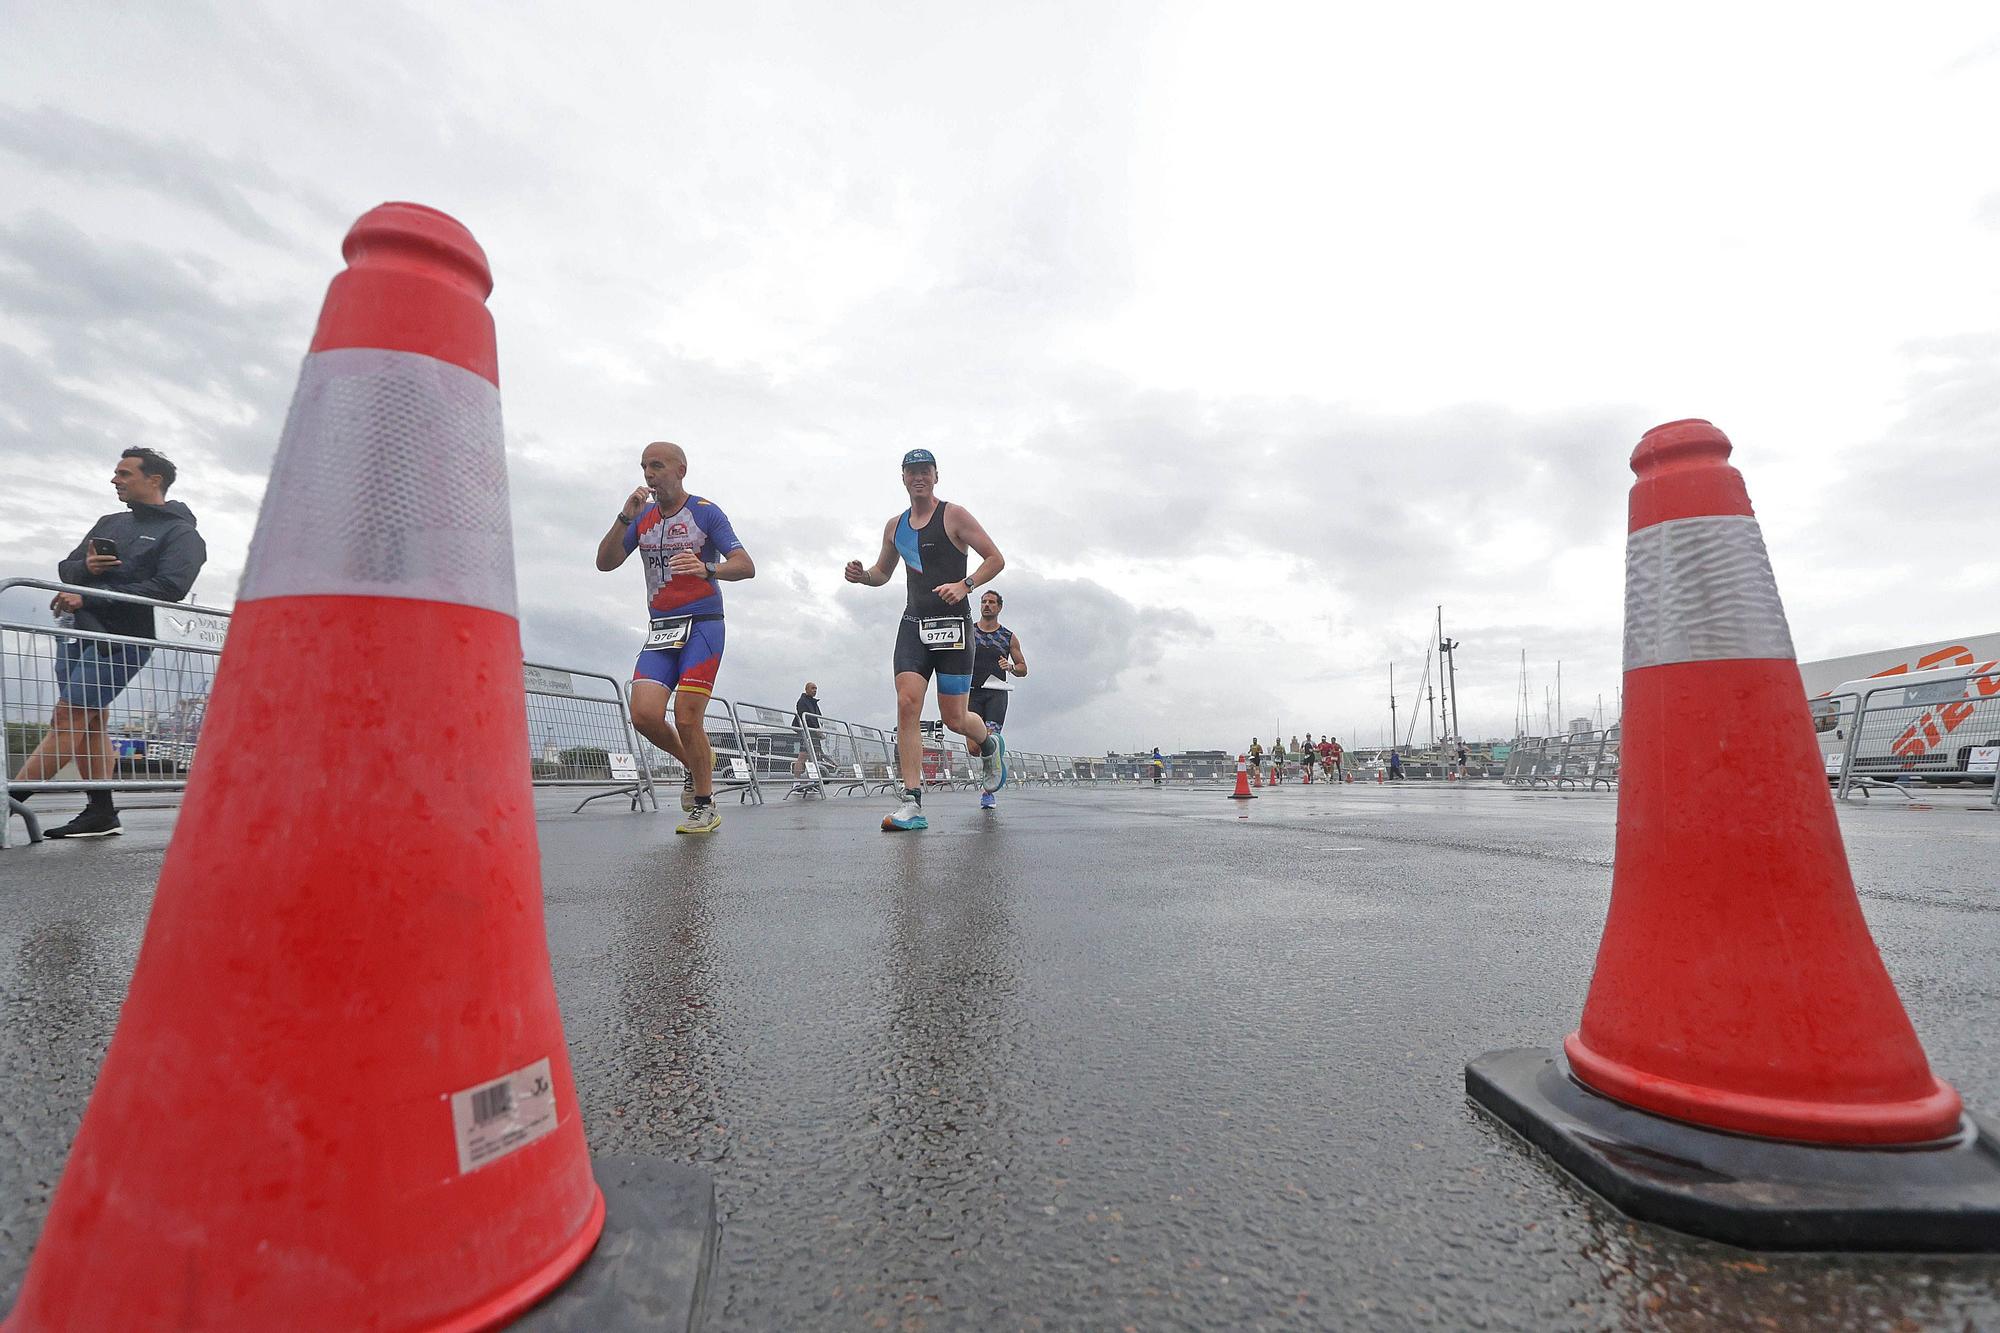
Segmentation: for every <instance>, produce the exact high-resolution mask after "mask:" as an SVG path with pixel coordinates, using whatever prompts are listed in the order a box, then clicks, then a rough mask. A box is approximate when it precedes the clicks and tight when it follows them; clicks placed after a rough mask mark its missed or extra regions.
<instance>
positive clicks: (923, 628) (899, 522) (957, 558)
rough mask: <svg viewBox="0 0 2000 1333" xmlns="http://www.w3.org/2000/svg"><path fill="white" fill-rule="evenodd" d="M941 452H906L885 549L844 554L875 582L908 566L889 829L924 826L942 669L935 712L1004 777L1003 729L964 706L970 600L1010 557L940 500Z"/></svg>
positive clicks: (850, 576) (856, 573) (850, 567)
mask: <svg viewBox="0 0 2000 1333" xmlns="http://www.w3.org/2000/svg"><path fill="white" fill-rule="evenodd" d="M936 488H937V459H936V458H934V457H933V456H932V455H931V452H930V450H928V449H912V450H910V452H909V453H907V454H905V455H903V489H904V490H905V491H907V492H908V493H909V497H910V507H909V508H908V509H906V510H904V511H903V512H902V513H901V514H899V515H897V516H896V517H895V518H893V519H890V520H889V523H888V526H887V527H885V528H884V529H883V531H882V553H881V554H880V555H879V556H877V557H876V560H875V563H874V564H873V565H872V566H870V567H868V568H865V569H864V568H863V567H862V565H861V562H860V561H859V560H850V561H848V562H847V581H848V582H849V583H865V584H867V585H868V586H870V587H873V588H879V587H881V586H882V585H883V584H885V583H887V582H888V581H889V574H890V572H891V571H892V570H894V569H895V567H896V562H897V561H898V560H901V561H902V562H903V564H904V565H905V567H906V569H907V575H908V578H907V593H906V600H905V604H904V608H903V618H902V621H901V623H900V624H899V625H898V626H897V630H896V649H895V659H894V662H895V675H896V762H897V766H898V767H899V768H900V769H901V771H902V779H903V800H902V803H901V804H900V805H899V806H898V807H897V808H896V811H895V813H894V814H892V815H890V816H889V817H888V818H886V819H884V820H883V821H882V827H883V828H884V829H886V830H891V831H905V830H911V829H921V828H928V827H929V821H928V820H926V819H925V818H924V813H923V736H922V734H921V733H920V732H919V730H918V728H917V722H918V719H919V717H920V716H921V714H922V712H923V707H924V693H925V690H926V689H927V687H928V685H929V682H930V677H931V675H932V673H933V672H935V673H936V675H937V698H938V715H939V717H941V718H942V719H943V721H944V724H945V726H947V727H949V728H950V729H951V730H953V731H955V732H957V733H958V734H959V735H961V736H963V737H965V743H966V750H967V752H968V753H970V754H975V755H978V756H980V757H981V759H982V760H983V761H984V767H985V774H984V780H983V783H982V785H983V786H984V787H985V789H986V790H987V791H998V790H999V789H1000V787H1001V786H1002V785H1004V784H1005V782H1006V781H1007V767H1006V759H1005V754H1006V748H1005V745H1004V743H1003V742H1002V741H1001V740H1000V737H999V734H998V733H997V732H992V733H989V731H988V729H987V726H986V724H985V722H983V721H981V720H980V718H979V716H978V715H977V714H975V713H972V712H969V711H968V710H967V709H966V706H965V704H966V695H967V694H968V693H970V692H971V689H972V620H971V617H970V616H969V615H968V614H967V606H966V599H967V597H969V596H970V595H971V593H972V590H973V588H975V587H976V586H978V585H980V584H983V583H989V582H991V581H992V580H993V579H994V578H995V577H997V576H998V575H999V573H1000V571H1001V570H1002V569H1004V568H1005V567H1006V564H1007V562H1006V560H1005V558H1004V557H1002V556H1001V554H1000V551H999V548H998V547H996V546H994V544H993V539H992V538H991V537H988V536H987V535H986V529H984V528H982V527H980V526H979V520H978V519H975V518H974V517H973V516H972V515H971V513H970V512H968V511H967V510H966V509H965V507H964V506H962V505H953V504H947V503H946V502H945V501H943V500H940V499H938V498H937V489H936ZM967 551H973V552H976V553H977V554H978V555H979V557H980V565H979V568H978V569H977V570H976V571H974V572H973V573H972V574H971V575H969V576H968V575H967V573H966V565H967V563H968V562H967V559H966V552H967Z"/></svg>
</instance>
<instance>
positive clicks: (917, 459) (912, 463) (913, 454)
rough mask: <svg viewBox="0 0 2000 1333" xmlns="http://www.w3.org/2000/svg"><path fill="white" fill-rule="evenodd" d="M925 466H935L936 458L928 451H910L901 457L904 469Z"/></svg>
mask: <svg viewBox="0 0 2000 1333" xmlns="http://www.w3.org/2000/svg"><path fill="white" fill-rule="evenodd" d="M926 464H928V465H929V466H931V467H936V466H937V456H936V455H934V454H932V453H931V451H930V450H928V449H912V450H910V452H908V453H907V454H904V455H903V466H904V467H923V466H925V465H926Z"/></svg>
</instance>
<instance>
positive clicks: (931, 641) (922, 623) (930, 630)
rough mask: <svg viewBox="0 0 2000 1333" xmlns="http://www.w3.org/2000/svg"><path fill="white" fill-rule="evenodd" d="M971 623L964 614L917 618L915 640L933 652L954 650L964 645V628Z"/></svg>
mask: <svg viewBox="0 0 2000 1333" xmlns="http://www.w3.org/2000/svg"><path fill="white" fill-rule="evenodd" d="M971 623H972V622H971V621H969V620H967V619H966V618H965V617H964V616H938V617H932V618H925V619H921V620H918V621H917V642H918V643H921V644H923V646H924V647H926V648H928V649H930V650H931V651H932V652H934V653H949V652H956V651H957V650H958V649H960V648H963V647H965V630H966V626H968V625H970V624H971Z"/></svg>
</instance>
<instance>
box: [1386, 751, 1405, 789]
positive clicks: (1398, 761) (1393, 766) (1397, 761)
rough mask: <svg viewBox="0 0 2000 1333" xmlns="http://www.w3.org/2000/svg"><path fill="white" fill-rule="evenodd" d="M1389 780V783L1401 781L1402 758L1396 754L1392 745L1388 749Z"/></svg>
mask: <svg viewBox="0 0 2000 1333" xmlns="http://www.w3.org/2000/svg"><path fill="white" fill-rule="evenodd" d="M1389 780H1390V781H1391V782H1401V781H1402V780H1403V756H1402V755H1400V754H1398V753H1397V752H1396V747H1395V746H1393V745H1392V746H1390V747H1389Z"/></svg>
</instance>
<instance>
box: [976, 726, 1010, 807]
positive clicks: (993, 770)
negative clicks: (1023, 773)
mask: <svg viewBox="0 0 2000 1333" xmlns="http://www.w3.org/2000/svg"><path fill="white" fill-rule="evenodd" d="M986 741H987V744H988V746H990V747H991V753H988V751H987V750H985V749H982V750H981V751H980V752H979V766H980V770H981V772H980V780H979V787H980V790H982V791H987V792H996V791H999V790H1000V789H1001V788H1002V787H1004V786H1006V785H1007V742H1006V741H1005V740H1003V739H1002V738H1001V736H1000V733H999V732H997V731H989V732H988V733H986Z"/></svg>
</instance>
